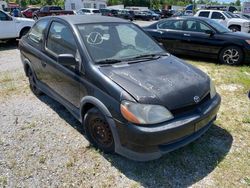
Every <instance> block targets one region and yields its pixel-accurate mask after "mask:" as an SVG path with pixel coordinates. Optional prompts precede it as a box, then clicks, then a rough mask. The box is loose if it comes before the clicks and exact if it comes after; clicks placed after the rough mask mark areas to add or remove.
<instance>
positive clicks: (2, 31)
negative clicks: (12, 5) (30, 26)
mask: <svg viewBox="0 0 250 188" xmlns="http://www.w3.org/2000/svg"><path fill="white" fill-rule="evenodd" d="M16 37H17V29H16V22H15V20H13V18H12V17H11V16H9V15H7V14H6V13H4V12H2V11H0V39H8V38H16Z"/></svg>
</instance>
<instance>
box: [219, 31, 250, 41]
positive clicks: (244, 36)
mask: <svg viewBox="0 0 250 188" xmlns="http://www.w3.org/2000/svg"><path fill="white" fill-rule="evenodd" d="M224 34H225V35H227V36H229V37H234V38H238V39H243V40H249V39H250V35H249V33H244V32H228V33H224Z"/></svg>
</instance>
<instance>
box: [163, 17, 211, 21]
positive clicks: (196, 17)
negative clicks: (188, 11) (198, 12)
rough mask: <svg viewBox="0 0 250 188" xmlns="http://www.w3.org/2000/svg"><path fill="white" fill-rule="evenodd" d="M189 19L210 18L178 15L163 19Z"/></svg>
mask: <svg viewBox="0 0 250 188" xmlns="http://www.w3.org/2000/svg"><path fill="white" fill-rule="evenodd" d="M179 19H181V20H189V19H192V20H204V21H206V20H210V19H209V18H205V17H199V16H177V17H171V18H166V19H163V20H179Z"/></svg>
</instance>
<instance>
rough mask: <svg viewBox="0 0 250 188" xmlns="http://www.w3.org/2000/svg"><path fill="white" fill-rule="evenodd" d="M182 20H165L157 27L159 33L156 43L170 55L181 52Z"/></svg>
mask: <svg viewBox="0 0 250 188" xmlns="http://www.w3.org/2000/svg"><path fill="white" fill-rule="evenodd" d="M183 22H184V21H183V20H179V19H178V20H177V19H176V20H175V19H173V20H166V21H163V22H160V23H159V24H158V25H157V28H158V29H157V31H158V32H160V33H161V35H159V38H158V41H159V42H161V43H162V44H163V46H164V47H165V48H166V49H167V50H168V51H169V52H172V53H178V52H181V51H182V47H181V44H180V43H181V40H182V38H183V30H182V28H183Z"/></svg>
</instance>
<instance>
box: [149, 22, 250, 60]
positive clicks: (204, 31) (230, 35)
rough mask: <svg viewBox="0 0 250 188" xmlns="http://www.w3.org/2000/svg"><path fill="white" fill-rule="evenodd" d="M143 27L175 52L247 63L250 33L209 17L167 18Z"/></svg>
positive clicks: (249, 57) (249, 55) (249, 49)
mask: <svg viewBox="0 0 250 188" xmlns="http://www.w3.org/2000/svg"><path fill="white" fill-rule="evenodd" d="M144 29H145V31H147V32H148V33H149V34H150V35H151V36H152V37H153V38H155V39H156V40H157V41H159V42H160V43H162V44H163V45H164V47H165V48H166V49H167V50H168V51H169V52H171V53H174V54H183V55H192V56H201V57H207V58H218V59H219V62H221V63H224V64H228V65H238V64H241V63H243V62H244V61H245V62H248V63H250V35H249V34H247V33H242V32H232V31H230V30H229V29H227V28H226V27H224V26H223V25H221V24H219V23H218V22H216V21H214V20H211V19H208V18H201V17H177V18H169V19H165V20H162V21H159V22H157V23H154V24H152V25H150V26H148V27H145V28H144Z"/></svg>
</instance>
